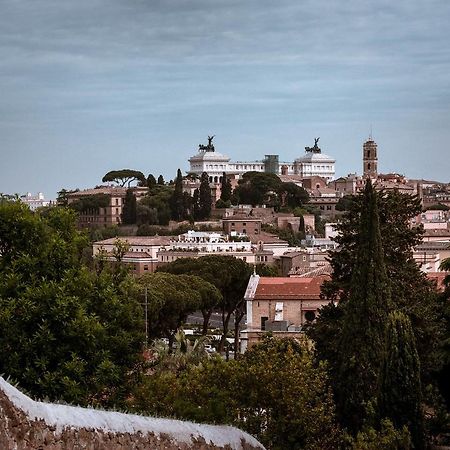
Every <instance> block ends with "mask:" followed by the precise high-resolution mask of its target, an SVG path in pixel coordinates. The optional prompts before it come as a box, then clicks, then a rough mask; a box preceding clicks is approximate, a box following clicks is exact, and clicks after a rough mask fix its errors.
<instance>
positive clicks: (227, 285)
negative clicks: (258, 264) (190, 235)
mask: <svg viewBox="0 0 450 450" xmlns="http://www.w3.org/2000/svg"><path fill="white" fill-rule="evenodd" d="M158 271H164V272H169V273H174V274H189V275H197V276H199V277H200V278H202V279H204V280H205V281H208V282H209V283H211V284H212V285H214V286H215V287H216V288H217V289H218V290H219V291H220V293H221V294H222V298H221V299H220V302H219V304H218V305H217V306H218V308H219V309H220V311H221V313H222V323H223V335H222V339H221V342H220V349H221V350H222V349H223V346H224V345H225V339H226V335H227V333H228V328H229V321H230V318H231V315H232V314H233V313H235V312H236V311H237V310H238V309H239V308H240V307H241V306H242V305H243V302H244V294H245V289H246V287H247V283H248V279H249V277H250V274H251V268H250V266H249V265H248V264H247V263H245V262H244V261H242V260H241V259H238V258H234V257H232V256H218V255H211V256H203V257H201V258H197V259H194V258H179V259H177V260H175V261H173V262H171V263H169V264H166V265H164V266H161V267H159V268H158ZM213 307H215V305H214V304H212V305H211V306H210V308H208V309H204V310H203V311H202V312H203V315H204V318H205V320H206V318H208V319H209V316H210V315H211V310H212V308H213ZM208 314H209V316H208Z"/></svg>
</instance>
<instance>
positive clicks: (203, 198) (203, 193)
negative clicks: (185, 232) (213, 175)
mask: <svg viewBox="0 0 450 450" xmlns="http://www.w3.org/2000/svg"><path fill="white" fill-rule="evenodd" d="M211 205H212V198H211V188H210V186H209V178H208V174H207V173H206V172H203V173H202V176H201V178H200V189H199V195H198V212H197V216H195V215H194V219H195V220H204V219H208V218H209V217H210V216H211Z"/></svg>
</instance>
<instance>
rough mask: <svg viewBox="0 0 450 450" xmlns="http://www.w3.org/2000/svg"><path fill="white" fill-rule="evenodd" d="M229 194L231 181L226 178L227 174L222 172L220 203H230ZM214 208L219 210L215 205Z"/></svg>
mask: <svg viewBox="0 0 450 450" xmlns="http://www.w3.org/2000/svg"><path fill="white" fill-rule="evenodd" d="M231 192H232V188H231V181H230V180H229V178H228V177H227V174H226V173H225V172H224V173H223V174H222V184H221V189H220V200H222V202H224V203H225V204H227V203H228V202H230V200H231ZM230 204H231V202H230ZM216 207H217V208H220V207H219V206H217V204H216Z"/></svg>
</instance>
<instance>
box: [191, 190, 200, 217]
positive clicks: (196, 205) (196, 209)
mask: <svg viewBox="0 0 450 450" xmlns="http://www.w3.org/2000/svg"><path fill="white" fill-rule="evenodd" d="M192 215H193V218H194V220H199V219H200V192H199V190H198V189H195V190H194V194H193V196H192Z"/></svg>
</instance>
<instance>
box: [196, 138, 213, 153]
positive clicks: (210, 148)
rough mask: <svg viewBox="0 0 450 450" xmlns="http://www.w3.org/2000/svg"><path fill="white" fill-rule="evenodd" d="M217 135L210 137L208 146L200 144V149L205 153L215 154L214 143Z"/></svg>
mask: <svg viewBox="0 0 450 450" xmlns="http://www.w3.org/2000/svg"><path fill="white" fill-rule="evenodd" d="M214 137H215V135H214V134H213V135H212V136H208V145H203V144H199V145H198V149H199V150H200V151H203V152H213V151H214V150H215V148H214V144H213V143H212V141H213V139H214Z"/></svg>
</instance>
